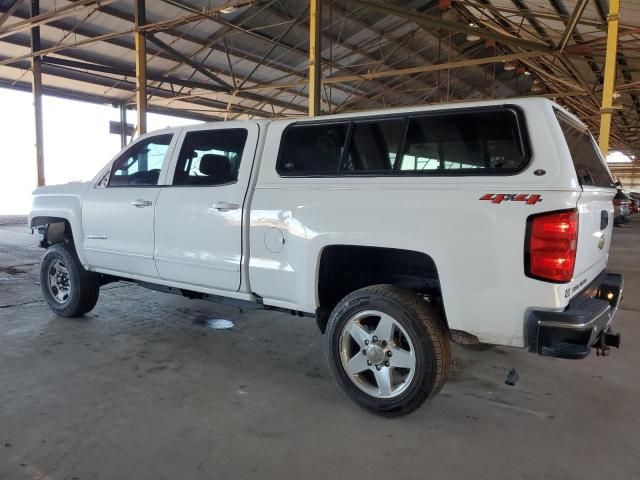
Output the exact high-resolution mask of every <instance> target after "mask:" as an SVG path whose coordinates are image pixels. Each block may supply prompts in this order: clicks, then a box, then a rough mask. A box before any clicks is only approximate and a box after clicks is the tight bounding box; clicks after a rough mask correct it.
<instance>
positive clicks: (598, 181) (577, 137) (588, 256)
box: [556, 111, 616, 293]
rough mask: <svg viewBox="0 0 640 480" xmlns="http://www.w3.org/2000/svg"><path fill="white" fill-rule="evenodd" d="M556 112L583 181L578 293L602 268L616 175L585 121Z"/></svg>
mask: <svg viewBox="0 0 640 480" xmlns="http://www.w3.org/2000/svg"><path fill="white" fill-rule="evenodd" d="M556 116H557V117H558V121H559V123H560V127H561V128H562V132H563V133H564V137H565V139H566V141H567V146H568V147H569V152H570V153H571V159H572V161H573V165H574V167H575V170H576V174H577V176H578V180H579V181H580V184H581V185H582V194H581V195H580V199H579V200H578V205H577V207H578V213H579V222H580V223H579V226H578V253H577V257H576V266H575V270H574V280H575V281H576V282H577V283H576V285H574V287H576V288H575V292H573V293H577V292H578V291H579V290H580V289H581V287H585V286H586V285H587V283H588V282H590V281H591V280H592V279H593V278H594V277H595V276H596V275H597V274H599V273H600V271H602V270H603V269H604V268H605V266H606V262H607V258H608V255H609V247H610V245H611V234H612V231H613V197H614V195H615V193H616V189H615V187H614V182H613V178H612V177H611V174H610V173H609V169H608V168H607V166H606V162H605V160H604V158H602V155H601V153H600V149H599V148H598V146H597V145H596V143H595V140H594V139H593V137H592V136H591V134H590V133H589V131H588V130H587V129H586V127H585V126H584V125H581V124H578V123H577V122H575V121H574V120H573V119H571V118H570V117H568V116H566V115H564V114H563V113H561V112H559V111H557V112H556Z"/></svg>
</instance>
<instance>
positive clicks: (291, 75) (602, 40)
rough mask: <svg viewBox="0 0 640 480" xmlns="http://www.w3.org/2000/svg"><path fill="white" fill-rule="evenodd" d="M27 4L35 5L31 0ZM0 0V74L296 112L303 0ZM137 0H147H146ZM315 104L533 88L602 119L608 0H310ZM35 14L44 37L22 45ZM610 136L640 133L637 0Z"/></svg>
mask: <svg viewBox="0 0 640 480" xmlns="http://www.w3.org/2000/svg"><path fill="white" fill-rule="evenodd" d="M34 2H35V3H36V4H39V10H38V11H37V12H39V13H38V14H37V15H35V16H32V14H31V13H32V10H31V8H33V5H32V4H33V3H34ZM136 3H140V0H137V1H136V0H100V1H97V0H76V1H70V0H39V1H38V0H0V86H3V87H9V88H17V89H28V90H31V88H32V86H31V82H32V78H31V77H32V75H31V70H32V59H33V58H35V57H37V58H39V59H40V61H41V69H42V83H43V90H44V93H48V94H53V95H61V96H64V97H69V98H76V99H81V100H86V101H92V102H100V103H111V104H119V105H121V104H125V105H128V106H129V107H130V108H134V107H135V105H136V49H135V43H136V42H135V35H136V32H138V33H142V34H144V38H146V68H147V82H146V85H147V101H148V106H149V110H151V111H156V112H162V113H171V114H178V115H183V116H189V117H193V118H198V119H206V120H216V119H220V120H224V119H236V118H239V119H243V118H270V117H278V116H295V115H306V114H307V112H308V104H309V63H310V61H309V47H310V21H309V17H310V2H309V0H233V1H227V0H147V1H146V18H145V22H144V23H143V24H139V25H138V27H136V23H135V17H136ZM143 3H144V2H143ZM320 4H321V12H322V14H321V20H320V26H321V28H320V32H319V33H318V36H317V37H318V39H319V40H320V47H319V55H320V62H319V63H320V70H321V72H320V74H321V78H322V80H321V88H320V95H321V113H337V112H346V111H354V110H366V109H371V108H380V107H390V106H408V105H423V104H433V103H439V102H457V101H467V100H473V99H491V98H510V97H515V96H530V95H544V96H546V97H549V98H553V99H555V100H557V101H558V102H560V103H561V104H563V105H564V106H565V107H568V108H569V109H570V110H571V111H572V112H574V113H575V114H576V115H578V116H579V117H581V118H582V119H583V120H584V121H585V122H586V123H587V124H588V125H589V126H590V128H591V129H592V131H593V132H596V131H597V129H598V126H599V124H600V114H601V106H602V89H603V82H604V79H603V77H604V75H603V71H604V64H605V52H606V44H607V15H608V11H609V2H608V1H607V0H470V1H456V0H394V1H383V0H320ZM35 27H39V32H40V34H39V35H40V45H39V48H33V49H32V43H31V42H32V40H33V36H32V32H33V30H34V28H35ZM616 71H617V75H616V78H617V79H616V86H615V90H616V93H615V95H614V98H615V102H614V105H613V108H612V109H611V111H612V116H613V125H612V130H611V144H612V147H613V148H615V149H618V150H622V151H625V152H629V153H634V152H637V151H638V150H639V149H640V0H623V1H622V3H621V13H620V26H619V34H618V51H617V56H616Z"/></svg>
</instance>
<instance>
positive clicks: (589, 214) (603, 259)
mask: <svg viewBox="0 0 640 480" xmlns="http://www.w3.org/2000/svg"><path fill="white" fill-rule="evenodd" d="M582 188H583V192H582V194H581V195H580V199H579V200H578V214H579V215H578V216H579V225H578V253H577V255H576V266H575V270H574V280H575V281H577V282H578V284H579V285H581V284H582V282H583V281H584V282H585V284H584V285H581V286H586V284H588V283H589V282H590V281H591V280H592V279H593V278H595V276H596V275H598V274H599V273H600V272H601V271H602V270H604V268H605V267H606V264H607V258H608V256H609V247H610V246H611V234H612V231H613V196H614V195H615V190H612V191H611V190H603V189H599V188H594V187H587V186H584V187H582Z"/></svg>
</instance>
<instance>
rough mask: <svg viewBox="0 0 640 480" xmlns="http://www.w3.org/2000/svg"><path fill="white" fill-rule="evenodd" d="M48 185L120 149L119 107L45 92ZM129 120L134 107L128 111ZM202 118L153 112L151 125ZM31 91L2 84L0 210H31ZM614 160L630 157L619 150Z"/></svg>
mask: <svg viewBox="0 0 640 480" xmlns="http://www.w3.org/2000/svg"><path fill="white" fill-rule="evenodd" d="M43 111H44V115H43V117H44V118H43V122H44V158H45V180H46V183H47V185H54V184H59V183H66V182H70V181H87V180H91V179H92V178H93V177H94V176H95V175H96V174H97V172H98V171H100V169H101V168H102V167H103V166H104V165H106V164H107V162H109V161H111V159H113V158H114V157H115V156H116V154H117V153H118V152H119V151H120V136H119V135H113V134H110V133H109V121H110V120H116V121H118V120H119V119H120V114H119V110H118V109H117V108H113V107H111V106H109V105H95V104H89V103H84V102H78V101H72V100H64V99H60V98H54V97H49V96H45V97H44V98H43ZM127 117H128V120H129V123H133V122H134V119H135V112H133V111H128V112H127ZM194 123H200V122H198V121H195V120H188V119H184V118H177V117H170V116H166V115H156V114H149V115H148V117H147V124H148V130H149V131H153V130H158V129H160V128H165V127H177V126H182V125H190V124H194ZM33 125H34V119H33V106H32V96H31V94H30V93H27V92H18V91H14V90H8V89H3V88H0V144H1V147H0V215H17V214H27V213H28V212H29V208H30V205H31V192H32V191H33V189H34V188H35V185H36V182H37V178H36V159H35V158H36V154H35V135H34V126H33ZM608 160H609V161H614V162H617V161H629V159H628V158H627V157H624V156H622V157H621V156H620V154H619V152H614V153H613V154H612V155H611V156H609V158H608Z"/></svg>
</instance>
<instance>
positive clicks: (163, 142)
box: [109, 133, 173, 187]
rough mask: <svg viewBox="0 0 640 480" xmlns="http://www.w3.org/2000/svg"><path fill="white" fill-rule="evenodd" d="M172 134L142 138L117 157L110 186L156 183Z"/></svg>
mask: <svg viewBox="0 0 640 480" xmlns="http://www.w3.org/2000/svg"><path fill="white" fill-rule="evenodd" d="M172 137H173V134H170V133H167V134H165V135H157V136H155V137H149V138H146V139H145V140H142V141H140V142H138V143H136V144H135V145H133V146H132V147H131V148H129V149H128V150H127V151H125V153H124V154H123V155H121V156H120V158H118V159H117V160H116V161H115V162H114V164H113V168H112V170H111V178H110V179H109V186H110V187H125V186H149V185H157V184H158V178H159V177H160V170H161V169H162V164H163V163H164V159H165V157H166V156H167V150H169V144H170V143H171V138H172Z"/></svg>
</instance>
